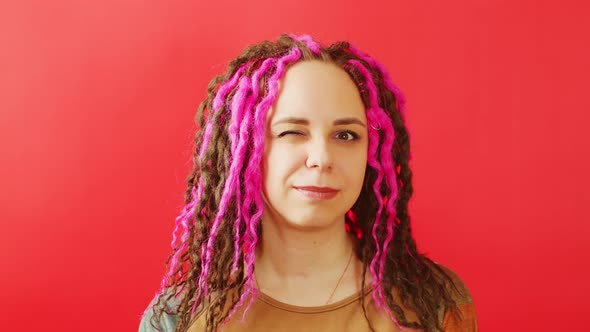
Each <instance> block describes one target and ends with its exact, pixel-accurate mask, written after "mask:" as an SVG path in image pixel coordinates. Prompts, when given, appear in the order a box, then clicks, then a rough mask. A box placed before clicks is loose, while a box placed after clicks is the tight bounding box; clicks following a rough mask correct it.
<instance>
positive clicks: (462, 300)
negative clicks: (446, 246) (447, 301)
mask: <svg viewBox="0 0 590 332" xmlns="http://www.w3.org/2000/svg"><path fill="white" fill-rule="evenodd" d="M436 265H437V266H438V267H439V268H440V269H441V270H442V271H443V272H444V273H445V274H446V276H448V277H449V279H450V283H448V284H447V289H448V290H449V292H450V294H451V296H452V297H453V300H455V302H456V303H457V305H463V304H469V303H473V299H472V298H471V293H470V292H469V289H467V286H466V285H465V283H464V282H463V280H462V279H461V278H460V277H459V275H458V274H457V273H456V272H455V271H453V270H451V269H450V268H449V267H447V266H445V265H442V264H439V263H436ZM435 274H438V277H439V278H444V276H442V275H441V274H440V272H439V271H435Z"/></svg>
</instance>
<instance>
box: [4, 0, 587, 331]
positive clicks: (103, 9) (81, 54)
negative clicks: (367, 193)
mask: <svg viewBox="0 0 590 332" xmlns="http://www.w3.org/2000/svg"><path fill="white" fill-rule="evenodd" d="M586 7H587V5H586V3H585V2H583V1H579V2H578V3H577V4H576V3H573V2H571V1H485V0H478V1H475V0H463V1H458V0H447V1H438V0H422V1H403V2H402V1H387V2H385V1H383V2H377V1H371V0H367V1H312V0H303V1H302V0H297V1H282V2H280V3H279V2H278V1H270V0H258V1H235V2H233V1H227V0H216V1H158V2H155V1H152V2H148V1H132V0H125V1H113V0H111V1H95V2H82V1H80V2H74V1H63V0H62V1H44V2H40V1H39V2H36V3H34V2H33V1H20V2H17V1H12V2H9V1H6V2H2V4H1V5H0V13H1V14H0V53H1V55H0V61H1V62H0V73H1V74H0V112H1V113H0V144H1V146H0V148H1V152H0V158H1V163H0V165H1V166H0V167H1V168H0V170H1V173H0V184H1V186H2V189H1V190H0V202H1V214H0V220H1V221H0V222H1V227H2V229H1V232H0V255H2V257H1V262H2V266H1V271H2V273H1V275H0V278H1V279H0V287H1V289H0V297H1V298H2V301H0V312H1V313H2V317H3V319H2V330H6V331H7V330H10V331H35V330H46V331H81V330H84V331H104V330H105V329H106V330H108V331H135V330H136V329H137V326H138V323H139V318H140V315H141V313H142V311H143V309H144V308H145V306H146V305H147V304H148V302H149V300H150V299H151V298H152V296H153V294H154V292H155V291H156V288H157V287H158V285H159V281H160V277H161V275H162V273H163V272H164V262H165V258H166V257H167V255H168V250H169V242H170V240H171V232H172V229H173V223H174V218H175V216H176V215H177V213H179V211H180V209H181V207H182V199H183V193H184V190H185V181H186V178H187V175H188V171H189V169H190V158H191V150H190V148H191V146H192V145H191V144H192V138H193V136H194V129H195V126H194V122H193V116H194V114H195V112H196V109H197V105H198V103H199V102H200V100H201V99H202V98H204V96H205V88H206V85H207V83H208V81H209V80H210V79H211V78H212V77H213V76H214V75H215V74H218V73H221V72H222V71H223V70H224V68H225V66H226V64H227V63H228V61H229V60H231V59H232V58H233V57H235V56H237V55H238V54H239V53H240V52H241V50H242V49H243V48H244V47H245V46H246V45H248V44H250V43H254V42H258V41H260V40H262V39H274V38H275V37H277V36H278V35H279V34H280V33H281V32H295V33H310V34H312V35H313V36H314V37H315V38H316V39H318V40H320V41H322V42H325V43H328V42H332V41H334V40H337V39H348V40H350V41H351V42H353V43H354V44H356V45H357V46H358V47H360V48H361V49H363V50H365V51H367V52H368V53H370V54H372V55H373V56H374V57H376V58H377V59H378V60H380V61H381V62H382V63H384V64H385V66H386V67H387V68H388V69H389V71H390V73H391V76H392V77H393V78H394V80H395V81H396V82H397V83H398V84H399V86H400V87H401V88H402V89H403V90H404V91H405V93H406V97H407V99H408V105H407V107H408V109H407V114H408V115H407V116H408V126H409V127H410V131H411V134H412V135H411V139H412V141H411V143H412V148H413V156H414V159H413V169H414V172H415V173H414V174H415V185H416V194H415V197H414V200H413V201H412V206H411V211H412V213H413V222H414V230H415V234H416V237H417V240H418V244H419V248H421V250H423V251H424V252H426V253H427V254H429V255H430V256H431V257H432V258H434V259H435V260H436V261H439V262H441V263H443V264H445V265H447V266H449V267H451V268H452V269H454V270H455V271H456V272H457V273H458V274H459V275H460V276H461V277H462V278H463V280H464V281H465V283H466V284H467V286H468V287H469V289H470V290H471V293H472V296H473V298H474V301H475V304H476V309H477V312H478V317H479V322H480V327H481V329H482V330H483V331H519V330H527V331H549V330H552V331H556V330H557V331H565V330H576V331H579V330H583V329H584V328H585V327H586V322H587V320H586V319H585V318H583V317H584V316H585V315H586V311H587V309H588V304H587V299H586V297H587V296H588V295H590V292H589V288H590V287H589V286H588V277H589V273H588V272H589V269H590V267H589V266H588V261H590V259H589V258H590V257H589V251H590V244H589V241H588V235H590V232H589V230H590V226H589V223H588V221H589V220H590V218H589V217H590V210H589V208H588V206H587V205H588V203H589V194H588V186H589V185H590V181H589V176H588V175H587V174H586V172H587V171H588V169H589V168H590V167H589V166H590V165H589V164H590V162H589V159H590V158H589V156H588V155H589V154H588V142H589V141H590V140H589V135H588V129H587V127H588V119H589V116H588V111H589V109H590V107H589V106H590V105H589V101H588V93H587V91H585V89H583V87H584V88H585V87H586V86H587V85H588V84H587V78H588V72H589V70H588V69H589V68H588V67H589V66H588V58H589V57H590V54H589V53H590V52H589V51H588V46H587V42H588V40H587V36H588V31H589V24H588V14H587V13H586V12H587V8H586ZM584 40H585V41H584Z"/></svg>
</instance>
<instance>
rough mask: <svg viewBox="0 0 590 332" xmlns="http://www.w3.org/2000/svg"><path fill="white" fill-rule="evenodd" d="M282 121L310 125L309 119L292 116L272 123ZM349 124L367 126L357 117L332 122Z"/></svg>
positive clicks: (339, 124)
mask: <svg viewBox="0 0 590 332" xmlns="http://www.w3.org/2000/svg"><path fill="white" fill-rule="evenodd" d="M281 123H293V124H300V125H305V126H309V120H307V119H304V118H296V117H291V116H290V117H286V118H283V119H280V120H277V121H276V122H275V123H273V124H272V126H273V127H274V126H276V125H278V124H281ZM348 124H357V125H359V126H363V127H366V126H367V125H365V124H364V123H363V122H362V121H361V120H359V119H357V118H342V119H337V120H334V122H333V123H332V125H334V126H342V125H348Z"/></svg>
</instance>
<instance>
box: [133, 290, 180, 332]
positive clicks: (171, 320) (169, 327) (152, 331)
mask: <svg viewBox="0 0 590 332" xmlns="http://www.w3.org/2000/svg"><path fill="white" fill-rule="evenodd" d="M157 298H158V296H157V295H156V296H155V297H154V299H153V300H152V301H151V302H150V304H149V305H148V307H147V308H146V309H145V311H144V313H143V315H142V317H141V321H140V323H139V332H158V331H159V332H174V331H175V330H176V322H177V321H178V317H177V316H176V315H169V314H167V313H166V312H163V313H162V317H161V319H160V321H159V322H153V324H154V325H155V327H154V325H152V322H151V318H152V317H153V315H154V310H153V308H154V305H155V303H156V301H157ZM173 305H174V304H172V305H168V309H171V307H172V306H173Z"/></svg>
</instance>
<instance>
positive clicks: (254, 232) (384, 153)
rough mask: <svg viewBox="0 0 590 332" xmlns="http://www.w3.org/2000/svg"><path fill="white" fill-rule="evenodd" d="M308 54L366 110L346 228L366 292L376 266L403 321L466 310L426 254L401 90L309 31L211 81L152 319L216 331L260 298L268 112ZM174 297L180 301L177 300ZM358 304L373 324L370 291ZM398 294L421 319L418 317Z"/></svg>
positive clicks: (379, 287)
mask: <svg viewBox="0 0 590 332" xmlns="http://www.w3.org/2000/svg"><path fill="white" fill-rule="evenodd" d="M307 60H320V61H325V62H330V63H333V64H336V65H337V66H339V67H340V68H342V69H344V70H345V71H346V72H347V73H348V74H349V75H350V77H351V78H352V80H353V81H354V82H355V84H356V85H357V87H358V89H359V92H360V94H361V98H362V100H363V103H364V106H365V108H366V116H367V121H368V123H369V128H370V129H369V147H368V159H367V160H368V162H367V164H368V166H369V167H367V170H366V173H365V182H364V185H363V188H362V190H361V193H360V196H359V198H358V199H357V201H356V202H355V204H354V205H353V207H352V208H351V209H350V210H349V211H348V213H347V214H346V217H345V227H346V229H347V231H349V232H353V233H354V234H356V237H357V239H358V245H357V246H356V249H355V250H356V252H355V253H356V255H357V257H358V258H359V259H360V260H361V261H362V262H363V273H362V275H363V279H362V289H364V288H365V278H364V275H365V273H366V271H367V269H368V270H369V271H370V273H371V275H372V279H373V286H374V287H373V291H372V298H373V301H374V303H375V305H376V307H377V308H379V309H380V310H382V311H383V312H384V313H385V314H386V315H388V316H389V318H390V319H391V321H392V322H393V323H394V324H396V325H397V326H398V327H399V328H400V329H403V327H410V328H422V329H424V330H425V331H437V330H441V326H440V324H439V321H438V316H437V313H438V312H439V310H440V309H441V308H442V309H444V310H446V309H450V310H453V311H454V312H455V313H456V314H459V315H460V313H459V312H458V309H457V305H456V303H455V301H454V300H453V297H452V294H451V292H452V291H453V292H454V291H456V292H458V291H459V290H458V289H457V287H455V285H454V284H453V280H452V278H451V277H450V276H449V274H448V273H447V272H445V270H443V269H442V268H441V267H439V266H438V265H437V264H435V263H434V262H433V261H432V260H430V259H429V258H427V257H426V256H424V255H423V254H420V253H419V252H418V251H417V248H416V243H415V241H414V239H413V237H412V232H411V227H410V216H409V215H408V201H409V200H410V197H411V196H412V192H413V188H412V171H411V170H410V167H409V160H410V158H411V155H410V143H409V136H408V132H407V129H406V127H405V124H404V113H403V110H404V98H403V96H402V94H401V92H400V90H399V89H398V88H397V87H396V86H395V85H394V84H393V83H392V81H391V80H390V78H389V76H388V74H387V73H386V71H385V70H384V68H383V67H382V66H381V65H380V64H379V63H378V62H377V61H375V60H374V59H373V58H371V57H370V56H368V55H367V54H365V53H363V52H361V51H360V50H358V49H356V48H355V47H353V46H352V45H350V44H349V43H347V42H337V43H334V44H332V45H330V46H329V47H322V46H320V45H319V44H318V43H316V42H315V41H314V40H312V39H311V37H309V36H307V35H304V36H295V35H281V36H280V37H279V38H278V40H277V41H276V42H270V41H264V42H262V43H260V44H257V45H253V46H250V47H248V48H247V49H246V50H245V51H244V52H243V53H242V54H241V55H240V56H238V57H237V58H236V59H235V60H233V61H232V62H231V63H230V64H229V66H228V68H227V72H226V73H225V74H224V75H220V76H217V77H216V78H214V79H213V80H212V81H211V83H210V84H209V87H208V97H207V99H205V100H204V101H203V102H202V103H201V105H200V106H199V109H198V113H197V116H196V121H197V124H198V127H199V130H198V132H197V135H196V138H195V145H196V147H195V154H194V157H193V164H194V166H193V169H192V171H191V174H190V176H189V178H188V186H187V190H186V194H185V204H186V205H185V207H184V209H183V211H182V213H181V214H180V215H179V216H178V217H177V218H176V228H175V230H174V232H173V239H172V243H171V246H172V253H171V254H170V256H169V258H168V261H167V263H166V274H165V276H164V278H163V280H162V283H161V287H160V290H159V291H158V293H157V296H156V297H157V300H156V301H155V304H154V305H153V306H152V310H153V315H152V317H151V323H152V325H154V323H158V322H159V321H160V319H161V315H162V314H163V313H164V312H166V313H167V314H172V315H176V316H177V318H178V319H177V325H176V331H185V330H186V329H188V327H189V326H190V325H191V323H192V322H193V321H194V319H195V318H196V317H197V316H200V315H201V314H204V315H205V321H206V325H207V330H208V331H215V330H217V329H218V328H219V327H221V326H222V324H223V323H225V322H227V321H228V320H229V319H230V318H231V317H232V316H233V315H234V314H235V313H236V311H237V309H238V308H240V307H243V306H244V308H243V310H244V315H246V313H247V311H248V308H249V307H250V305H251V304H252V303H253V301H254V300H255V298H256V296H257V295H258V290H257V288H256V286H255V281H254V278H253V273H254V263H255V256H254V252H255V247H256V245H257V243H258V239H259V238H260V236H261V227H260V222H261V217H262V213H263V209H264V206H263V200H262V197H261V191H260V188H261V186H262V179H261V174H260V164H261V160H262V156H263V151H264V137H265V119H266V114H267V112H268V110H269V108H270V107H271V106H272V105H273V103H274V101H275V100H276V98H277V95H278V81H279V80H280V79H281V78H282V77H283V75H284V74H285V71H286V70H287V69H288V67H289V65H291V64H294V63H296V62H300V61H307ZM178 235H180V237H179V236H178ZM449 286H451V287H449ZM392 290H396V292H395V293H394V292H392ZM394 296H395V297H397V298H394ZM169 301H176V305H175V306H174V308H173V309H170V307H169V306H168V303H169ZM361 302H362V307H363V311H364V314H365V317H366V318H367V321H369V319H368V316H367V311H366V304H365V300H364V296H361ZM400 303H401V304H403V305H404V306H405V307H407V308H408V309H410V310H412V311H414V312H415V313H416V314H417V317H418V318H419V321H418V322H409V321H408V320H407V319H406V316H405V314H404V311H403V310H402V308H401V306H400ZM148 310H149V308H148ZM369 326H370V327H371V325H370V322H369ZM371 329H372V327H371Z"/></svg>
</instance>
